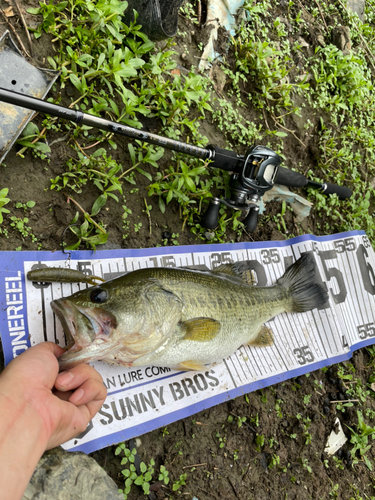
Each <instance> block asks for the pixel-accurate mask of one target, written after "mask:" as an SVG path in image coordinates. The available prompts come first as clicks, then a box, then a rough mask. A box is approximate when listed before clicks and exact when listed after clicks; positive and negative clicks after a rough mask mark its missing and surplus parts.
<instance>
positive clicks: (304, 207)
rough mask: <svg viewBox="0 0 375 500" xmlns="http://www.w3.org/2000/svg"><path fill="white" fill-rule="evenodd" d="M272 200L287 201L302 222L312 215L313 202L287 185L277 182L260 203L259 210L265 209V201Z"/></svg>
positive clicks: (296, 217) (297, 218) (297, 220)
mask: <svg viewBox="0 0 375 500" xmlns="http://www.w3.org/2000/svg"><path fill="white" fill-rule="evenodd" d="M272 200H278V201H285V202H286V203H289V205H290V206H291V207H292V209H293V212H294V214H295V219H296V222H302V221H303V220H304V219H306V217H308V216H309V215H310V210H311V207H312V205H313V204H312V203H311V202H310V201H308V200H306V199H305V198H303V197H302V196H300V195H299V194H296V193H292V191H290V190H289V189H288V188H287V187H285V186H281V185H279V184H275V185H274V187H273V188H272V189H270V190H269V191H267V192H266V193H265V194H264V196H263V198H262V199H261V202H260V203H259V212H260V213H261V214H262V213H263V212H264V211H265V206H264V203H268V202H270V201H272Z"/></svg>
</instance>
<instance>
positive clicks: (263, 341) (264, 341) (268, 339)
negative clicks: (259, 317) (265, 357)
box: [247, 325, 273, 347]
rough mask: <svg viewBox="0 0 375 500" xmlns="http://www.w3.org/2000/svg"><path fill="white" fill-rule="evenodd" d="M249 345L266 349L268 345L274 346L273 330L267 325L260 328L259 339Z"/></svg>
mask: <svg viewBox="0 0 375 500" xmlns="http://www.w3.org/2000/svg"><path fill="white" fill-rule="evenodd" d="M247 345H251V346H255V347H266V346H268V345H273V333H272V330H271V328H268V327H267V326H265V325H262V326H261V327H260V330H259V332H258V335H257V337H256V338H255V339H254V340H252V341H251V342H249V343H248V344H247Z"/></svg>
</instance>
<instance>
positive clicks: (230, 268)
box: [212, 260, 256, 285]
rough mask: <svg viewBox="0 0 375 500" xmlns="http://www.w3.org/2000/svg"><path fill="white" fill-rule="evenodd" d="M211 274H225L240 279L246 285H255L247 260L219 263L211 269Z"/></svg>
mask: <svg viewBox="0 0 375 500" xmlns="http://www.w3.org/2000/svg"><path fill="white" fill-rule="evenodd" d="M212 273H213V274H226V275H228V276H232V277H235V278H239V279H241V280H242V281H243V282H244V283H246V284H247V285H256V281H255V276H254V273H253V270H252V268H251V267H250V264H249V262H248V261H247V260H245V261H243V262H235V263H233V264H221V266H218V267H216V268H215V269H214V271H212Z"/></svg>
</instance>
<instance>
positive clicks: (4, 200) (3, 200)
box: [0, 188, 10, 224]
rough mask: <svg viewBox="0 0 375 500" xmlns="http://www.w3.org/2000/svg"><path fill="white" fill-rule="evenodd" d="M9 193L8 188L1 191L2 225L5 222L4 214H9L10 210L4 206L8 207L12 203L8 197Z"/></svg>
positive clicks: (0, 210) (0, 211) (0, 213)
mask: <svg viewBox="0 0 375 500" xmlns="http://www.w3.org/2000/svg"><path fill="white" fill-rule="evenodd" d="M8 192H9V189H8V188H3V189H1V190H0V224H2V222H3V220H4V218H3V214H9V210H8V209H6V208H4V205H7V204H8V203H9V202H10V198H7V197H6V196H7V194H8Z"/></svg>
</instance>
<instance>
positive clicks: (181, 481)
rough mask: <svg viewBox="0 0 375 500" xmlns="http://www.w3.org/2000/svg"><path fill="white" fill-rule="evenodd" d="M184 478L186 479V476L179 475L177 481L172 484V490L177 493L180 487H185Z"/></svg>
mask: <svg viewBox="0 0 375 500" xmlns="http://www.w3.org/2000/svg"><path fill="white" fill-rule="evenodd" d="M186 478H187V474H181V475H180V479H178V480H177V481H175V482H174V483H173V486H172V490H173V491H177V490H179V489H180V488H181V486H185V484H186Z"/></svg>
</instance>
